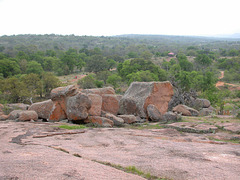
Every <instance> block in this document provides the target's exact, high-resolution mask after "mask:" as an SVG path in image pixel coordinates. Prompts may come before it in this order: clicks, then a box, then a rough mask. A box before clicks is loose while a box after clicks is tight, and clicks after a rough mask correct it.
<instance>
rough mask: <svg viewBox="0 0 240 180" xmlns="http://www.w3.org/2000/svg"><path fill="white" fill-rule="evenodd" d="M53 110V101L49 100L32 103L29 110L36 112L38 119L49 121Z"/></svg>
mask: <svg viewBox="0 0 240 180" xmlns="http://www.w3.org/2000/svg"><path fill="white" fill-rule="evenodd" d="M52 108H53V101H52V100H51V99H49V100H46V101H42V102H37V103H33V104H32V105H31V106H30V107H29V110H32V111H36V113H37V114H38V118H39V119H46V120H47V119H49V117H50V115H51V112H52Z"/></svg>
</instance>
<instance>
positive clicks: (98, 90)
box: [81, 87, 115, 96]
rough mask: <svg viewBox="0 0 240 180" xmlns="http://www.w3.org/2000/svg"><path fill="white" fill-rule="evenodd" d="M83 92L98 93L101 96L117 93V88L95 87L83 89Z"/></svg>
mask: <svg viewBox="0 0 240 180" xmlns="http://www.w3.org/2000/svg"><path fill="white" fill-rule="evenodd" d="M81 92H83V93H86V94H89V93H91V94H98V95H100V96H102V95H104V94H115V90H114V89H113V88H112V87H105V88H95V89H83V90H82V91H81Z"/></svg>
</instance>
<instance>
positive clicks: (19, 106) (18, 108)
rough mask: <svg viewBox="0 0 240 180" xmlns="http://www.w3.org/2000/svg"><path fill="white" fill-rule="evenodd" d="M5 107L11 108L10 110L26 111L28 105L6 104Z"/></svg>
mask: <svg viewBox="0 0 240 180" xmlns="http://www.w3.org/2000/svg"><path fill="white" fill-rule="evenodd" d="M7 107H9V108H11V109H12V110H28V108H29V105H28V104H23V103H15V104H7Z"/></svg>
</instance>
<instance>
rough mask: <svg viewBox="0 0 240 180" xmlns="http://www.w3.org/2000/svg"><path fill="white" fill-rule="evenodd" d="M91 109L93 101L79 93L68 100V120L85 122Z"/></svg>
mask: <svg viewBox="0 0 240 180" xmlns="http://www.w3.org/2000/svg"><path fill="white" fill-rule="evenodd" d="M90 108H91V100H90V99H89V98H88V96H87V95H86V94H83V93H78V94H77V95H75V96H72V97H69V98H68V100H67V118H68V120H75V121H76V120H84V119H87V117H88V110H89V109H90Z"/></svg>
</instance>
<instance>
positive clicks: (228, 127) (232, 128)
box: [218, 123, 240, 134]
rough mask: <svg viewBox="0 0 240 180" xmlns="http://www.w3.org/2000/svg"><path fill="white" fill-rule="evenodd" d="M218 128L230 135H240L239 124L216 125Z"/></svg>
mask: <svg viewBox="0 0 240 180" xmlns="http://www.w3.org/2000/svg"><path fill="white" fill-rule="evenodd" d="M218 126H219V127H223V129H224V130H227V131H230V132H232V133H237V134H240V124H239V123H218Z"/></svg>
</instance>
